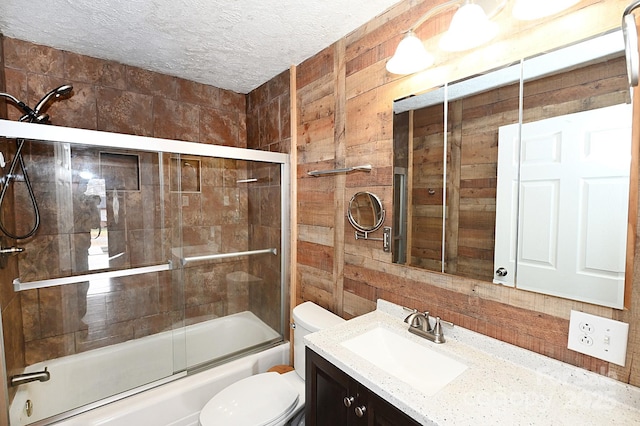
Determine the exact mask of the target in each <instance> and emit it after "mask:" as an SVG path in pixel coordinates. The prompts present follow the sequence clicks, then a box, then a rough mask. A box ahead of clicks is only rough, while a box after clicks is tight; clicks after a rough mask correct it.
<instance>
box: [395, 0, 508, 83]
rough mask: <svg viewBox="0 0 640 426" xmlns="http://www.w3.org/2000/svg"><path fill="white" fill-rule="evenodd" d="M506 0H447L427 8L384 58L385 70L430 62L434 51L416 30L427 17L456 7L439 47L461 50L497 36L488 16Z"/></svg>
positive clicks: (420, 67)
mask: <svg viewBox="0 0 640 426" xmlns="http://www.w3.org/2000/svg"><path fill="white" fill-rule="evenodd" d="M506 3H507V1H506V0H475V1H474V0H450V1H448V2H445V3H442V4H440V5H438V6H436V7H434V8H432V9H429V10H428V11H427V13H425V14H424V15H422V17H420V19H418V21H417V22H416V23H415V24H414V25H413V26H412V27H411V28H410V29H409V30H408V31H407V32H406V35H405V37H404V38H403V39H402V41H400V43H399V44H398V47H397V48H396V52H395V54H394V55H393V57H392V58H391V59H389V61H388V62H387V71H389V72H390V73H393V74H412V73H414V72H418V71H422V70H424V69H426V68H428V67H430V66H431V65H432V64H433V62H434V58H433V55H431V54H430V53H429V52H427V50H426V49H425V47H424V44H423V43H422V41H421V40H420V39H419V38H418V36H417V35H416V33H415V31H416V30H417V29H418V28H419V27H420V26H422V24H424V23H425V22H426V21H427V20H428V19H429V18H431V17H433V16H436V15H438V14H440V13H442V12H445V11H447V10H450V9H453V8H458V10H457V11H456V13H455V14H454V15H453V18H452V19H451V24H450V25H449V29H448V30H447V32H446V33H445V34H444V35H443V36H442V39H441V40H440V48H441V49H443V50H447V51H451V52H460V51H464V50H468V49H473V48H474V47H477V46H480V45H481V44H484V43H486V42H488V41H489V40H491V39H492V38H493V37H495V36H496V34H497V33H498V28H497V25H495V23H493V22H491V21H490V19H491V18H492V17H493V16H495V15H496V14H497V13H498V12H500V11H501V10H502V9H503V8H504V6H505V4H506Z"/></svg>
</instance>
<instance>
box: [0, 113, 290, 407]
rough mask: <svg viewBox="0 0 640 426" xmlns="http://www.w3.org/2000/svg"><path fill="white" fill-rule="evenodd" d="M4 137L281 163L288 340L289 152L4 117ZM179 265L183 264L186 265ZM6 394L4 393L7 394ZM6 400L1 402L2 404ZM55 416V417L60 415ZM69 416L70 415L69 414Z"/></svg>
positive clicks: (0, 129) (0, 363) (0, 124)
mask: <svg viewBox="0 0 640 426" xmlns="http://www.w3.org/2000/svg"><path fill="white" fill-rule="evenodd" d="M0 138H7V139H27V140H38V141H46V142H59V143H69V144H72V145H73V144H80V145H84V146H96V147H109V148H121V149H128V150H137V151H145V152H153V153H168V154H179V155H200V156H206V157H215V158H224V159H232V160H244V161H255V162H262V163H270V164H279V165H280V177H281V179H280V193H281V197H280V200H281V201H280V221H281V223H280V226H281V232H280V271H281V272H280V331H281V332H282V336H283V339H284V340H287V336H286V331H287V330H288V322H287V321H286V320H287V316H288V312H287V310H286V309H287V303H288V301H289V298H288V297H286V296H287V292H286V290H287V287H286V282H287V278H288V277H289V276H290V275H289V266H290V261H289V257H290V248H289V242H290V238H291V235H290V234H291V226H290V205H291V204H290V198H291V192H290V185H291V164H290V158H289V154H283V153H277V152H270V151H259V150H252V149H247V148H236V147H229V146H223V145H211V144H203V143H198V142H188V141H181V140H173V139H163V138H154V137H149V136H137V135H127V134H122V133H111V132H105V131H98V130H87V129H78V128H71V127H62V126H51V125H42V124H33V123H25V122H18V121H10V120H5V119H0ZM146 147H153V148H154V149H148V148H146ZM175 266H177V267H182V265H180V266H178V265H175ZM1 326H2V316H1V313H0V338H1V337H2V331H3V330H2V328H1ZM0 345H1V346H0V347H1V349H2V353H1V354H0V357H1V358H0V368H1V370H2V371H0V377H2V376H4V377H6V363H5V348H4V339H1V340H0ZM185 375H186V371H182V372H177V373H174V374H173V375H172V376H169V377H166V378H164V379H159V380H158V381H155V382H152V383H149V384H147V385H143V386H141V387H138V388H136V389H131V390H129V391H126V392H123V393H122V394H119V395H114V396H111V397H108V398H105V399H103V400H101V401H96V402H94V403H92V404H89V405H88V406H85V407H80V408H78V409H75V410H71V411H70V412H67V414H71V413H73V414H79V412H84V411H87V410H90V409H93V408H96V407H97V406H101V405H104V404H107V403H110V402H113V401H115V400H119V399H122V398H124V397H127V396H130V395H133V394H137V393H139V392H142V391H145V390H147V389H150V388H153V387H156V386H159V385H161V384H164V383H167V382H170V381H173V380H176V379H179V378H181V377H184V376H185ZM6 392H7V388H6V386H4V387H3V388H2V391H1V392H0V398H2V400H3V401H5V404H6V407H7V417H8V407H9V405H8V404H9V401H8V394H7V393H6ZM3 394H4V395H3ZM1 406H2V404H0V407H1ZM59 416H60V415H58V416H54V418H56V419H57V418H58V417H59ZM65 417H66V416H65Z"/></svg>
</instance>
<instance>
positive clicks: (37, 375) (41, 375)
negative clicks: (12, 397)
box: [10, 367, 51, 386]
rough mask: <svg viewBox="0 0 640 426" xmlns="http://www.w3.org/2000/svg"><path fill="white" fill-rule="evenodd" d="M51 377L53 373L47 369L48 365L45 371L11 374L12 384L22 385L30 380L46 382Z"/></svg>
mask: <svg viewBox="0 0 640 426" xmlns="http://www.w3.org/2000/svg"><path fill="white" fill-rule="evenodd" d="M50 378H51V373H49V372H48V371H47V367H45V368H44V371H34V372H33V373H23V374H16V375H15V376H11V381H10V383H11V386H20V385H24V384H25V383H30V382H36V381H37V382H46V381H48V380H49V379H50Z"/></svg>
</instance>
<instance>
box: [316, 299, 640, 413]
mask: <svg viewBox="0 0 640 426" xmlns="http://www.w3.org/2000/svg"><path fill="white" fill-rule="evenodd" d="M407 314H408V313H407V312H406V311H404V310H403V308H402V307H401V306H398V305H395V304H392V303H390V302H386V301H384V300H379V301H378V305H377V309H376V310H375V311H373V312H370V313H368V314H365V315H362V316H360V317H357V318H353V319H351V320H349V321H346V322H345V323H343V324H339V325H337V326H334V327H331V328H329V329H326V330H321V331H318V332H316V333H312V334H309V335H307V336H306V337H305V342H306V345H307V346H309V347H310V348H311V349H313V350H314V351H315V352H317V353H318V354H320V355H321V356H323V357H324V358H325V359H327V360H328V361H330V362H331V363H333V364H334V365H336V366H337V367H338V368H340V369H341V370H343V371H345V372H346V373H348V374H349V375H350V376H352V377H353V378H354V379H356V380H357V381H359V382H360V383H362V384H363V385H365V386H366V387H367V388H369V389H370V390H371V391H373V392H375V393H376V394H378V395H379V396H381V397H382V398H384V399H385V400H387V401H389V402H390V403H392V404H393V405H395V406H396V407H398V408H399V409H400V410H402V411H403V412H405V413H407V414H408V415H409V416H410V417H412V418H414V419H415V420H417V421H419V422H421V423H422V424H425V425H471V424H473V425H479V424H508V425H525V424H526V425H550V424H553V425H565V424H566V425H577V424H580V425H605V424H612V423H615V424H624V425H633V424H638V425H640V388H638V387H635V386H631V385H627V384H624V383H621V382H619V381H617V380H613V379H610V378H608V377H604V376H602V375H599V374H596V373H592V372H589V371H586V370H583V369H581V368H578V367H574V366H572V365H569V364H566V363H563V362H560V361H557V360H554V359H552V358H548V357H545V356H543V355H540V354H537V353H535V352H531V351H528V350H525V349H522V348H519V347H517V346H513V345H510V344H508V343H504V342H501V341H499V340H496V339H493V338H490V337H487V336H484V335H482V334H479V333H475V332H473V331H470V330H467V329H464V328H462V327H457V326H455V327H453V328H450V327H446V326H445V327H443V328H444V335H445V338H446V340H447V341H446V343H444V344H440V345H436V344H434V343H432V342H430V341H428V340H426V339H424V338H421V337H418V336H415V335H413V334H412V333H409V332H408V331H407V328H408V326H407V324H406V323H404V322H403V319H404V318H405V317H406V316H407ZM377 327H382V328H385V329H387V330H389V331H392V332H393V333H396V334H398V335H401V336H403V337H405V338H407V339H409V340H411V341H413V342H415V343H418V344H420V345H423V346H426V347H428V348H429V349H431V350H433V351H437V352H439V353H441V354H443V355H446V356H448V357H450V358H453V359H455V360H458V361H460V362H462V363H463V364H465V365H467V367H468V368H467V369H466V370H465V371H464V372H463V373H462V374H460V375H459V376H458V377H456V378H455V379H454V380H453V381H452V382H450V383H449V384H447V385H446V386H445V387H444V388H443V389H441V390H439V391H438V392H436V393H435V394H434V395H431V396H429V395H426V394H424V393H422V392H421V391H419V390H417V389H416V388H414V387H412V386H411V385H409V384H407V383H405V382H403V381H401V380H399V379H397V378H396V377H394V376H392V375H390V374H388V373H386V372H385V371H384V370H382V369H380V368H378V367H377V366H376V365H374V364H372V363H371V362H369V361H367V360H366V359H365V358H362V357H360V356H358V355H356V354H355V353H354V352H352V351H350V350H349V349H347V348H346V347H344V346H343V345H342V344H341V343H342V342H344V341H346V340H349V339H351V338H353V337H355V336H358V335H360V334H362V333H365V332H367V331H369V330H372V329H374V328H377ZM416 362H420V360H419V359H417V360H416ZM433 368H434V369H437V368H438V366H437V365H434V366H433Z"/></svg>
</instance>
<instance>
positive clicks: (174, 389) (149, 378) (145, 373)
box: [10, 312, 289, 426]
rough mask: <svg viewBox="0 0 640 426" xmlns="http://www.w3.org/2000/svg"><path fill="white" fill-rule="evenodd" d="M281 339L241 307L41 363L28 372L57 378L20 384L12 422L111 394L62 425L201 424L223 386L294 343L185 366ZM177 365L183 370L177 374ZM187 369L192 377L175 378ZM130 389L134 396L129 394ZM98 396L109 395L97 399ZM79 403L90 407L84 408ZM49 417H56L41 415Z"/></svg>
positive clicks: (281, 355) (260, 368)
mask: <svg viewBox="0 0 640 426" xmlns="http://www.w3.org/2000/svg"><path fill="white" fill-rule="evenodd" d="M280 340H281V338H280V335H279V334H278V333H277V332H275V331H274V330H273V329H271V328H270V327H269V326H268V325H266V324H265V323H264V322H262V321H261V320H260V319H259V318H258V317H256V316H255V315H254V314H253V313H251V312H241V313H238V314H233V315H230V316H227V317H222V318H217V319H214V320H210V321H205V322H202V323H198V324H194V325H190V326H187V327H184V328H181V329H179V330H173V331H166V332H162V333H159V334H155V335H152V336H147V337H143V338H140V339H135V340H131V341H127V342H124V343H119V344H116V345H112V346H108V347H105V348H100V349H95V350H92V351H88V352H83V353H80V354H76V355H71V356H67V357H62V358H58V359H53V360H49V361H46V362H41V363H38V364H34V365H31V366H29V367H27V369H26V372H32V371H38V370H43V369H44V368H45V367H47V369H48V371H49V372H50V373H51V379H50V380H49V381H47V382H43V383H40V382H33V383H29V384H26V385H22V386H20V387H19V390H18V392H17V394H16V396H15V398H14V400H13V402H12V404H11V407H10V418H11V425H12V426H13V425H26V424H32V423H35V424H49V423H50V421H53V420H56V419H60V418H62V416H57V417H55V416H56V415H57V414H58V413H61V412H65V411H69V410H75V411H73V412H76V411H78V412H79V411H86V410H88V409H90V408H93V407H94V406H98V405H102V404H103V403H104V402H108V401H110V400H114V401H116V402H112V403H110V404H109V405H105V406H102V407H100V408H95V409H94V410H92V411H87V412H85V413H83V414H79V415H77V416H75V417H72V418H70V419H68V420H63V421H61V422H60V423H56V424H63V425H69V426H71V425H106V424H108V425H132V424H149V425H175V426H186V425H197V416H198V413H199V412H200V409H201V408H202V407H203V406H204V404H205V403H206V402H207V401H208V400H209V399H210V398H211V397H212V396H213V395H215V393H217V392H218V391H219V390H221V389H223V388H224V387H226V386H228V385H229V384H231V383H233V382H235V381H237V380H239V379H241V378H244V377H248V376H250V375H252V374H256V373H261V372H264V371H266V370H267V369H268V368H270V367H271V366H273V365H277V364H288V358H289V349H288V346H289V344H288V343H283V344H279V345H277V346H275V347H272V348H270V349H267V350H263V351H261V352H258V353H255V354H251V355H247V356H244V357H242V358H239V359H236V360H234V361H230V362H227V363H225V364H222V365H219V366H217V367H214V368H210V369H208V370H204V371H203V372H200V373H197V374H193V375H189V376H187V375H186V373H185V372H184V369H185V366H186V367H187V369H191V368H193V367H195V366H198V365H201V364H202V363H204V362H207V361H210V360H212V359H221V358H227V357H233V356H234V355H238V354H239V353H241V352H242V351H244V350H245V349H246V348H259V347H261V345H264V346H265V347H266V346H268V345H269V343H275V342H278V341H280ZM185 348H186V349H185ZM174 371H182V372H181V373H178V374H174ZM180 376H186V377H182V378H179V379H178V380H175V379H176V378H177V377H180ZM160 378H163V379H160ZM164 382H168V383H164ZM163 383H164V384H163ZM136 387H139V388H138V389H136V392H137V391H140V390H144V389H145V388H149V390H145V391H144V392H141V393H135V394H134V393H133V392H129V390H130V389H132V388H136ZM128 393H132V394H133V395H132V396H127V397H126V398H124V399H122V397H123V396H126V395H127V394H128ZM27 400H30V401H31V402H32V407H33V410H32V413H31V416H28V415H27V413H26V410H25V404H26V402H27ZM98 400H102V401H101V402H99V403H95V404H94V401H98ZM79 407H82V409H81V410H76V409H77V408H79ZM52 416H54V417H52ZM42 419H49V421H47V420H45V421H42V422H40V420H42ZM142 419H144V420H142Z"/></svg>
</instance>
